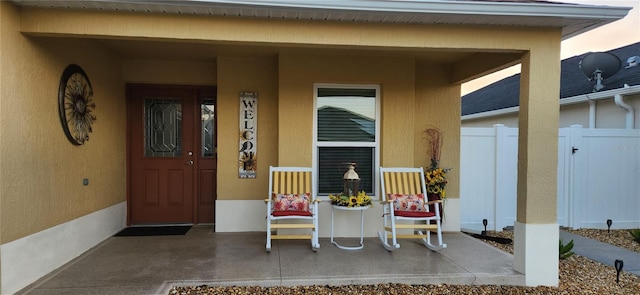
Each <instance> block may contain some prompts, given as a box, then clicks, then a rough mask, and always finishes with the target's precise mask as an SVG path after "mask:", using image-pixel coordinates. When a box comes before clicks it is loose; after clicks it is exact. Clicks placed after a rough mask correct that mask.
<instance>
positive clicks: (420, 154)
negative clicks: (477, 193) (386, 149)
mask: <svg viewBox="0 0 640 295" xmlns="http://www.w3.org/2000/svg"><path fill="white" fill-rule="evenodd" d="M450 71H451V70H450V69H449V68H448V67H446V66H443V65H441V64H436V63H419V64H418V65H417V66H416V107H415V109H414V114H415V115H414V116H415V118H414V120H415V122H416V125H415V130H414V132H415V134H414V137H415V138H416V139H417V140H416V142H415V152H416V155H415V158H416V159H415V161H414V164H413V165H414V166H422V167H429V165H430V163H431V161H430V157H429V151H430V149H429V147H428V146H427V144H428V141H427V140H426V138H425V134H424V131H425V129H427V128H431V127H435V128H437V129H439V130H440V131H441V132H442V137H443V140H442V149H441V155H440V167H443V168H451V170H450V171H449V173H448V174H447V179H448V181H449V183H448V184H447V187H446V193H447V198H459V197H460V107H461V103H460V101H461V100H460V90H461V88H460V86H459V85H450V84H449V83H448V81H447V79H446V77H447V76H448V74H449V73H450ZM434 73H437V74H436V75H434Z"/></svg>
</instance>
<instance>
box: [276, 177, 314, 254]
mask: <svg viewBox="0 0 640 295" xmlns="http://www.w3.org/2000/svg"><path fill="white" fill-rule="evenodd" d="M313 181H314V180H313V175H312V169H311V168H307V167H269V198H267V199H265V202H266V203H267V252H269V251H271V240H275V239H310V240H311V248H312V249H313V251H317V250H318V249H319V248H320V244H319V243H318V204H317V203H318V200H317V199H316V196H315V194H314V193H313V192H312V187H313V185H312V184H313ZM300 220H302V221H306V222H304V223H303V222H300ZM292 221H297V222H292ZM279 229H285V230H305V229H307V230H310V234H306V235H305V234H295V235H294V234H279V233H276V234H274V233H272V231H273V230H279Z"/></svg>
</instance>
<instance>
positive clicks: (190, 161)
mask: <svg viewBox="0 0 640 295" xmlns="http://www.w3.org/2000/svg"><path fill="white" fill-rule="evenodd" d="M185 164H187V165H193V160H189V161H186V162H185Z"/></svg>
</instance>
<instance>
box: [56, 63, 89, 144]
mask: <svg viewBox="0 0 640 295" xmlns="http://www.w3.org/2000/svg"><path fill="white" fill-rule="evenodd" d="M95 107H96V104H95V103H94V102H93V88H92V87H91V82H90V81H89V77H87V74H86V73H85V72H84V71H83V70H82V68H80V66H78V65H75V64H71V65H69V66H67V68H66V69H64V72H63V73H62V77H61V78H60V87H59V88H58V112H59V114H60V123H62V129H63V130H64V134H65V135H67V138H68V139H69V141H71V143H72V144H74V145H82V144H84V142H85V141H88V140H89V133H91V132H92V131H93V130H92V129H91V125H92V124H93V122H94V121H95V120H96V116H94V115H93V114H92V113H91V112H92V111H93V110H94V109H95Z"/></svg>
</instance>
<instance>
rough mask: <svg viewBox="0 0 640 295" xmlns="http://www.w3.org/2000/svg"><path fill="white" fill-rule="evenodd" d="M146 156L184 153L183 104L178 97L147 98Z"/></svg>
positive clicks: (145, 123)
mask: <svg viewBox="0 0 640 295" xmlns="http://www.w3.org/2000/svg"><path fill="white" fill-rule="evenodd" d="M144 117H145V120H144V156H145V157H160V158H172V157H180V156H181V155H182V105H181V104H180V99H177V98H145V100H144Z"/></svg>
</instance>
